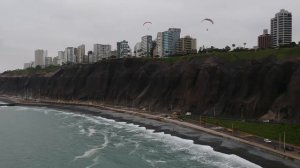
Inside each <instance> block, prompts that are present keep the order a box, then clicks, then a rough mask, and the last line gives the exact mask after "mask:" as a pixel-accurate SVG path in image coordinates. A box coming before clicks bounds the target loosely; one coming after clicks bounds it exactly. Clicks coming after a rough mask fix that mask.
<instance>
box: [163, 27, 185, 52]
mask: <svg viewBox="0 0 300 168" xmlns="http://www.w3.org/2000/svg"><path fill="white" fill-rule="evenodd" d="M180 32H181V29H179V28H169V30H168V31H165V32H163V55H164V56H171V55H174V54H175V53H176V43H177V41H178V40H179V39H180Z"/></svg>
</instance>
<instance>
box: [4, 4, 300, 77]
mask: <svg viewBox="0 0 300 168" xmlns="http://www.w3.org/2000/svg"><path fill="white" fill-rule="evenodd" d="M281 8H285V9H287V10H289V11H291V12H292V13H293V21H294V22H293V30H294V33H293V34H294V36H293V37H294V38H293V40H294V41H299V40H300V33H299V31H298V30H300V22H298V21H299V20H300V12H298V11H299V9H300V2H299V1H298V0H285V1H282V0H263V1H262V0H251V1H250V0H249V1H245V0H226V1H224V0H1V1H0V22H1V25H0V39H2V43H0V47H1V48H0V49H1V51H0V59H1V61H0V71H4V70H6V69H15V68H22V66H23V63H24V62H29V61H31V60H33V58H34V55H33V53H34V50H35V49H37V48H42V49H47V50H48V51H49V55H50V56H56V54H57V51H58V50H63V49H64V48H65V47H67V46H78V45H80V44H82V43H84V44H86V46H87V50H88V49H92V45H93V43H105V44H107V43H108V44H111V45H112V46H113V48H116V42H117V41H120V40H124V39H125V40H128V41H129V43H130V45H131V47H133V46H134V45H135V43H136V42H138V41H139V40H140V38H141V36H143V35H145V34H150V35H153V36H156V33H157V32H159V31H164V30H166V29H168V28H169V27H180V28H182V35H192V36H194V37H196V38H197V39H198V46H202V45H206V46H210V45H213V46H216V47H224V46H226V45H231V44H232V43H236V44H237V45H239V44H242V43H244V42H247V46H248V47H252V46H254V45H256V41H257V36H258V35H259V34H261V32H262V30H263V29H264V28H269V27H270V26H269V24H270V23H269V22H270V19H271V17H273V16H274V14H275V13H276V12H278V11H279V10H280V9H281ZM206 17H211V18H213V19H214V20H215V22H216V23H215V25H214V26H212V27H209V31H208V32H207V31H206V27H205V25H203V24H202V23H201V20H202V19H203V18H206ZM148 20H149V21H152V22H153V25H152V26H151V28H150V30H149V31H148V30H146V29H145V28H143V27H142V23H143V22H144V21H148ZM1 44H2V45H1Z"/></svg>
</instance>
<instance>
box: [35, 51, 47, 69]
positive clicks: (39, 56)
mask: <svg viewBox="0 0 300 168" xmlns="http://www.w3.org/2000/svg"><path fill="white" fill-rule="evenodd" d="M47 56H48V51H47V50H40V49H38V50H35V52H34V57H35V59H34V65H35V66H41V67H42V68H43V67H45V57H47Z"/></svg>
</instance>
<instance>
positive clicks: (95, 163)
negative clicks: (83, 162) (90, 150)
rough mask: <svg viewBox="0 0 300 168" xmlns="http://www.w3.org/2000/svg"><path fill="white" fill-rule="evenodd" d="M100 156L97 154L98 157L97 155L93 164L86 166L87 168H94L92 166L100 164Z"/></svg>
mask: <svg viewBox="0 0 300 168" xmlns="http://www.w3.org/2000/svg"><path fill="white" fill-rule="evenodd" d="M99 159H100V158H99V156H97V157H95V158H94V159H93V164H91V165H89V166H87V167H85V168H92V167H94V166H97V165H98V164H99Z"/></svg>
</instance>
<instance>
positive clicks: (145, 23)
mask: <svg viewBox="0 0 300 168" xmlns="http://www.w3.org/2000/svg"><path fill="white" fill-rule="evenodd" d="M147 24H152V22H144V24H143V26H145V25H147Z"/></svg>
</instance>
